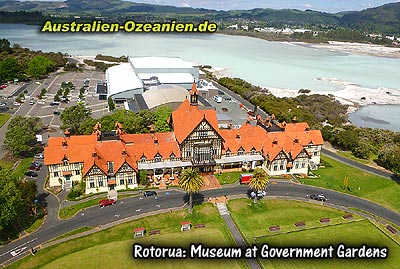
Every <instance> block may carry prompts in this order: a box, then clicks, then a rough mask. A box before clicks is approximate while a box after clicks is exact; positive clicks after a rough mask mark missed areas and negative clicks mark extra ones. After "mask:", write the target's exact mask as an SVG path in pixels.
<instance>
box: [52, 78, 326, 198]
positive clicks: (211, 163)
mask: <svg viewBox="0 0 400 269" xmlns="http://www.w3.org/2000/svg"><path fill="white" fill-rule="evenodd" d="M198 102H199V91H198V89H197V87H196V84H193V86H192V88H191V90H190V96H189V99H188V98H185V99H184V101H183V102H182V103H181V104H180V105H179V107H178V108H177V109H176V110H175V111H174V112H173V113H172V115H171V117H170V120H169V124H170V126H171V128H172V130H173V131H172V132H168V133H155V132H150V133H149V134H127V133H125V131H124V129H123V126H122V125H121V124H119V123H116V125H115V128H116V130H115V131H114V132H101V124H99V123H98V124H96V126H94V131H93V134H91V135H79V136H71V135H70V133H69V132H68V131H66V132H65V136H64V137H51V138H49V141H48V145H47V146H46V147H45V150H44V162H45V165H47V166H48V171H49V182H50V186H62V187H63V188H70V187H71V186H72V182H73V181H79V182H80V181H84V182H85V186H86V188H85V193H87V194H88V193H96V192H102V191H108V190H113V189H115V190H121V189H126V188H134V187H137V186H138V180H137V172H138V171H139V170H144V171H146V172H147V174H148V176H149V177H151V178H152V179H154V178H155V177H158V178H163V177H164V175H165V174H168V175H177V174H178V176H179V173H180V172H181V171H182V169H185V168H187V167H193V168H194V169H196V170H198V171H200V172H215V171H223V170H228V171H229V170H242V169H254V168H256V167H259V168H261V169H264V170H265V171H266V172H267V173H268V174H269V175H282V174H294V173H296V174H307V172H308V168H309V167H311V168H313V169H314V168H316V165H318V164H319V162H320V153H321V148H322V145H323V143H324V141H323V139H322V135H321V132H320V131H319V130H310V128H309V126H308V124H307V123H305V122H301V123H279V122H277V121H276V120H275V119H274V116H273V115H272V116H271V117H269V118H266V119H262V118H261V117H260V116H259V115H257V116H256V120H257V124H256V125H252V124H251V123H250V122H246V123H244V124H243V125H242V126H241V127H240V128H238V129H220V128H219V125H218V119H217V114H216V111H215V110H213V109H200V108H199V103H198Z"/></svg>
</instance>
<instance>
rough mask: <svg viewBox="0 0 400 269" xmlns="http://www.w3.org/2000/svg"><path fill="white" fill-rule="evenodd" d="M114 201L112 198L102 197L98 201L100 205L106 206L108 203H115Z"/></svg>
mask: <svg viewBox="0 0 400 269" xmlns="http://www.w3.org/2000/svg"><path fill="white" fill-rule="evenodd" d="M115 203H116V201H115V200H114V199H104V200H101V201H100V202H99V206H100V207H106V206H109V205H115Z"/></svg>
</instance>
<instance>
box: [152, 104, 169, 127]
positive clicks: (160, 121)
mask: <svg viewBox="0 0 400 269" xmlns="http://www.w3.org/2000/svg"><path fill="white" fill-rule="evenodd" d="M171 113H172V110H171V108H170V107H169V106H160V107H159V108H157V110H156V111H154V117H155V119H154V125H155V131H156V132H160V133H163V132H169V131H170V130H171V129H170V127H169V125H168V118H169V117H170V116H171Z"/></svg>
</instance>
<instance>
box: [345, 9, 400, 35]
mask: <svg viewBox="0 0 400 269" xmlns="http://www.w3.org/2000/svg"><path fill="white" fill-rule="evenodd" d="M340 21H341V23H342V24H343V25H348V26H350V27H352V28H358V29H361V30H365V31H367V32H386V33H399V32H400V2H397V3H391V4H386V5H383V6H380V7H377V8H369V9H366V10H362V11H360V12H354V13H350V14H346V15H344V16H343V17H342V18H341V19H340Z"/></svg>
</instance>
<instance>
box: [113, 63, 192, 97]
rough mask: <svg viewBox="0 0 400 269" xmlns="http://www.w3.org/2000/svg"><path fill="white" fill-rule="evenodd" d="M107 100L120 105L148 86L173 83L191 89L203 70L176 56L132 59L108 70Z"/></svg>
mask: <svg viewBox="0 0 400 269" xmlns="http://www.w3.org/2000/svg"><path fill="white" fill-rule="evenodd" d="M106 79H107V98H108V97H111V98H112V99H113V100H114V101H115V102H116V103H123V102H125V101H126V100H128V99H132V98H133V97H134V95H135V94H142V93H143V92H145V91H146V90H147V89H148V87H150V86H156V85H165V84H167V85H168V84H169V85H171V84H173V85H178V86H181V87H183V88H185V89H187V90H189V89H191V87H192V84H193V81H198V80H199V67H198V66H196V65H195V64H194V63H192V62H187V61H184V60H182V59H180V58H176V57H129V58H128V63H123V64H120V65H117V66H113V67H110V68H108V69H107V71H106Z"/></svg>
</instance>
